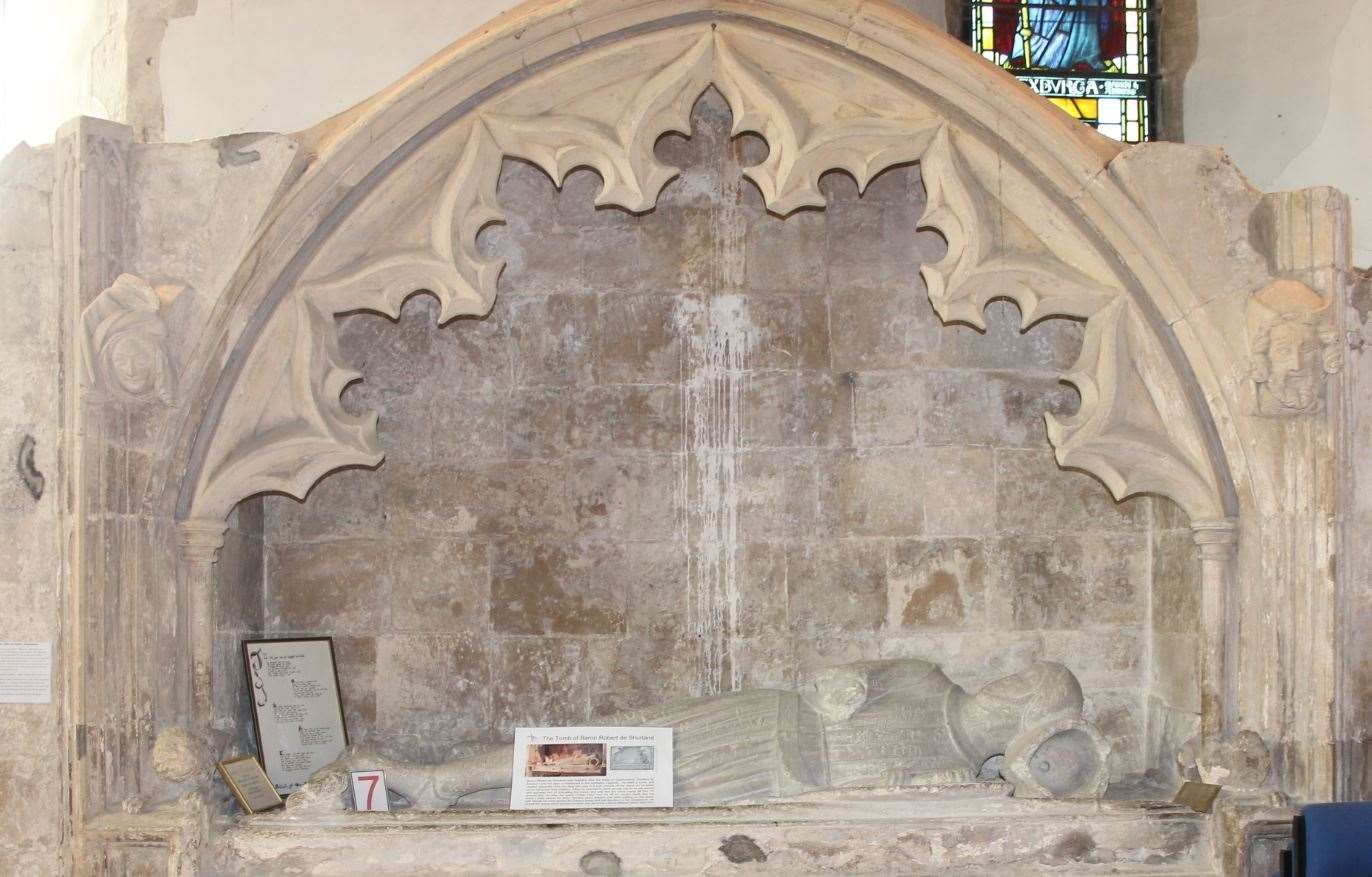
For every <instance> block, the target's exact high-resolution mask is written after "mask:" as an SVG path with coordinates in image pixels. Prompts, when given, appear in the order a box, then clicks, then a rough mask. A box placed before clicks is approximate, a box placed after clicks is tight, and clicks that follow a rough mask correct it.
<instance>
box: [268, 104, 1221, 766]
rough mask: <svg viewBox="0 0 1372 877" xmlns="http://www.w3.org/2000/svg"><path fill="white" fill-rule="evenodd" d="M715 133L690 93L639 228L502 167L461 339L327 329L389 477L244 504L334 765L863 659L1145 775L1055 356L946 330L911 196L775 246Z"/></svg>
mask: <svg viewBox="0 0 1372 877" xmlns="http://www.w3.org/2000/svg"><path fill="white" fill-rule="evenodd" d="M728 128H729V119H728V111H727V109H726V108H725V107H724V106H723V103H722V101H720V100H719V99H718V98H717V97H715V96H707V98H706V99H704V100H703V101H702V103H701V104H700V105H698V108H697V114H696V135H695V137H694V138H692V139H691V140H689V141H687V140H684V139H682V138H675V137H671V138H667V139H666V140H664V141H663V142H662V143H661V144H660V146H659V150H660V153H661V154H662V156H663V158H664V159H665V160H667V161H669V162H670V163H673V164H677V165H679V166H682V167H684V168H685V172H684V173H683V175H682V177H681V178H680V179H678V180H677V181H676V182H674V183H672V184H671V185H670V186H669V187H668V189H667V190H666V192H665V193H664V195H663V197H662V199H661V200H660V202H659V206H658V208H657V209H656V210H655V211H653V212H652V213H649V214H647V215H645V216H643V217H641V218H638V217H633V216H630V215H628V214H625V213H623V212H621V211H617V210H602V211H595V210H593V209H592V207H591V202H592V199H593V196H594V192H595V187H596V186H597V185H598V178H597V177H595V176H594V175H593V174H590V173H588V172H581V173H577V174H574V175H573V176H572V178H571V179H570V180H569V182H568V183H567V184H566V186H565V187H564V189H563V191H562V192H561V193H558V192H557V191H556V190H555V189H554V188H553V186H552V184H551V182H550V181H549V180H547V178H546V177H545V176H544V175H543V174H542V172H541V171H538V170H537V169H535V168H532V167H530V166H526V165H523V164H519V163H507V165H506V169H505V173H504V175H503V177H502V181H501V204H502V207H503V208H504V209H505V210H507V211H508V212H509V214H510V216H511V219H510V223H509V225H508V227H506V228H503V229H497V230H493V231H488V232H487V233H486V235H485V236H484V237H483V244H484V245H485V246H486V247H488V248H489V249H491V250H493V251H497V252H499V253H500V254H501V255H503V256H504V257H505V258H507V259H508V260H509V267H508V268H507V269H506V272H505V274H504V276H503V277H502V279H501V281H500V297H499V300H498V301H497V304H496V306H495V308H494V310H493V312H492V313H491V315H490V316H489V317H487V318H485V319H482V320H467V319H463V320H458V321H456V322H454V323H453V324H451V325H449V326H446V327H443V328H436V327H434V325H433V320H434V313H435V307H434V305H433V303H432V302H431V300H430V299H428V298H426V297H417V298H414V299H412V300H411V301H410V303H409V305H408V306H407V308H406V310H405V312H404V314H403V316H402V318H401V320H400V321H399V323H398V324H394V323H392V322H391V321H389V320H387V319H385V318H383V317H379V316H371V315H355V316H349V317H347V318H345V320H344V325H343V327H342V331H341V348H342V352H343V354H344V356H345V357H346V359H347V361H348V362H349V363H350V364H351V365H353V366H354V367H356V368H358V369H360V371H361V372H362V373H363V375H364V376H365V380H364V381H363V382H362V383H361V384H359V385H357V386H356V387H355V388H354V389H353V390H351V391H350V393H349V395H348V397H347V398H348V400H349V403H350V404H352V405H355V406H357V407H369V408H375V409H377V410H378V411H379V412H380V414H381V438H382V443H383V445H384V446H385V447H386V449H387V452H388V456H387V460H386V462H385V463H383V464H382V465H381V466H380V468H379V469H378V470H376V471H366V470H358V471H352V472H346V473H341V474H339V475H335V476H333V477H332V478H330V479H328V480H326V481H325V482H323V483H322V484H321V485H319V486H318V487H317V488H316V489H315V491H314V492H313V493H312V494H311V496H310V497H309V498H308V500H307V501H306V502H305V503H303V504H301V503H298V502H296V501H294V500H291V499H289V498H279V497H271V498H268V499H267V501H266V517H265V528H264V539H265V550H266V570H267V573H266V575H267V597H266V600H265V618H266V623H267V626H268V628H269V629H270V631H271V632H272V633H273V634H279V635H285V634H302V635H322V634H328V635H333V636H335V637H337V638H338V645H339V657H340V672H341V673H342V675H343V680H344V681H343V686H344V695H345V701H346V705H347V708H348V710H349V721H350V728H351V729H352V732H353V734H354V736H355V737H357V738H358V739H361V740H367V741H371V742H374V743H377V744H379V745H381V746H383V748H387V749H390V750H391V751H393V752H395V754H397V755H402V756H408V757H411V758H426V759H428V758H441V757H446V756H450V755H452V754H453V753H455V752H459V751H461V750H462V749H463V748H465V745H466V744H470V743H473V742H476V741H480V740H490V739H497V738H500V737H504V736H507V735H509V734H510V733H512V730H513V728H514V727H515V726H516V725H520V724H553V723H572V724H574V723H581V722H585V721H588V720H591V719H599V718H601V717H604V716H606V715H608V714H611V713H613V712H614V711H615V710H618V709H626V708H631V707H635V706H639V705H642V704H645V703H652V702H657V701H663V700H667V699H671V698H674V697H680V696H689V695H695V694H700V693H708V692H712V691H719V690H728V689H730V688H734V687H761V686H774V687H785V688H795V687H803V686H804V685H805V683H806V681H807V678H808V675H809V673H810V672H811V671H813V670H814V669H816V668H818V667H822V666H826V665H830V664H835V663H841V662H843V661H847V660H853V659H858V658H875V657H899V656H918V657H927V658H933V659H936V660H939V661H941V662H944V663H945V664H946V665H947V669H948V670H949V671H950V673H951V675H953V676H954V678H955V679H957V680H958V681H961V682H963V683H965V684H968V685H976V684H980V683H982V682H984V681H988V680H989V679H991V678H994V677H996V676H998V675H1001V674H1004V673H1008V672H1012V671H1014V670H1016V669H1018V668H1020V667H1021V666H1023V663H1024V662H1025V661H1027V660H1029V659H1030V658H1033V657H1044V658H1049V659H1053V660H1061V661H1064V662H1065V663H1067V664H1068V665H1069V666H1070V667H1071V668H1072V669H1073V670H1074V671H1075V672H1076V673H1077V674H1078V675H1079V677H1080V678H1081V680H1082V682H1083V684H1084V686H1085V687H1086V689H1087V691H1088V693H1089V701H1090V706H1089V714H1090V715H1091V716H1092V717H1093V718H1094V719H1095V720H1096V721H1097V722H1098V723H1099V724H1100V725H1101V726H1102V729H1103V730H1104V731H1105V733H1106V734H1107V735H1109V736H1110V737H1111V738H1112V740H1113V741H1114V742H1115V744H1116V747H1117V754H1116V762H1117V763H1116V768H1117V772H1118V773H1120V774H1123V773H1125V772H1136V771H1139V770H1142V768H1143V766H1144V765H1143V757H1144V755H1143V753H1144V745H1143V739H1144V735H1145V725H1146V723H1147V718H1146V713H1145V701H1144V696H1143V685H1144V682H1145V680H1146V679H1147V669H1146V655H1147V652H1148V650H1149V648H1150V641H1149V631H1148V618H1149V612H1150V609H1149V578H1148V577H1149V575H1150V570H1151V569H1152V566H1153V561H1152V554H1151V551H1152V548H1151V545H1150V525H1151V505H1150V503H1149V501H1147V500H1135V501H1131V502H1127V503H1123V504H1116V503H1115V502H1114V501H1113V500H1111V499H1110V497H1109V495H1108V494H1107V492H1106V491H1105V489H1104V488H1103V487H1102V486H1101V485H1100V484H1098V483H1097V482H1095V481H1094V480H1093V479H1091V478H1090V477H1088V476H1085V475H1082V474H1079V473H1071V472H1066V471H1063V470H1061V469H1059V468H1058V467H1057V466H1056V464H1055V463H1054V461H1053V459H1052V455H1051V451H1050V449H1049V447H1048V445H1047V440H1046V436H1045V435H1044V426H1043V419H1042V416H1043V413H1044V412H1045V411H1049V410H1052V411H1056V412H1059V413H1062V412H1064V411H1070V410H1072V409H1073V408H1074V407H1075V405H1076V399H1075V395H1074V394H1073V393H1072V391H1071V390H1070V389H1068V388H1066V387H1064V386H1062V385H1060V384H1059V383H1058V381H1057V378H1056V375H1057V374H1058V373H1060V372H1061V371H1062V370H1063V369H1065V368H1066V367H1067V366H1069V365H1070V363H1071V362H1072V361H1073V359H1074V358H1075V356H1076V353H1077V350H1078V348H1079V346H1080V330H1079V327H1078V326H1077V325H1076V324H1074V323H1070V322H1065V321H1051V322H1048V323H1045V324H1043V325H1042V326H1040V327H1038V328H1036V329H1035V330H1033V331H1032V332H1030V333H1028V334H1020V333H1019V332H1018V330H1017V328H1016V327H1015V325H1014V324H1015V323H1016V322H1017V318H1018V315H1017V313H1016V312H1015V310H1014V308H1013V307H1011V306H1008V305H1005V304H996V305H993V307H992V313H991V325H992V328H991V330H990V331H989V332H988V333H986V334H984V335H982V334H979V333H977V332H975V331H973V330H971V329H967V328H961V327H948V328H944V327H941V326H940V325H939V323H938V320H937V318H936V316H935V315H934V313H933V310H932V308H931V307H930V305H929V302H928V298H927V293H926V291H925V288H924V286H923V284H922V282H921V280H920V279H919V276H918V273H917V268H918V264H919V262H921V261H923V260H926V259H937V258H939V256H940V255H941V253H942V251H943V243H942V241H941V239H940V238H939V237H938V236H937V235H935V234H932V233H929V232H923V233H916V231H915V224H916V220H917V218H918V216H919V215H920V214H921V213H922V211H923V197H924V195H923V187H922V185H921V183H920V179H919V174H918V171H917V169H914V168H903V169H897V170H894V171H891V172H888V173H886V174H884V175H883V176H881V177H880V178H879V179H878V180H877V181H875V182H874V183H873V184H872V185H871V187H870V188H869V190H868V191H867V193H866V194H865V195H863V196H862V197H859V196H858V194H857V192H856V190H855V187H854V185H853V183H852V181H851V179H850V178H847V177H846V176H843V175H841V174H831V175H830V176H829V177H828V179H827V188H828V190H829V193H830V197H831V206H830V207H829V208H828V209H827V210H825V211H804V212H801V213H798V214H795V215H793V216H792V217H790V218H789V219H786V220H785V221H783V220H781V219H778V218H776V217H773V216H770V215H768V214H767V213H766V212H765V211H764V210H763V208H762V204H761V199H760V197H759V195H758V194H757V192H756V191H755V190H754V189H753V188H752V186H751V184H748V183H746V182H745V181H743V180H742V179H741V177H740V168H741V165H742V164H748V163H752V162H756V161H758V160H760V159H761V157H762V156H763V155H764V154H765V153H764V152H763V151H762V150H764V149H765V147H764V146H762V145H761V144H760V143H759V142H757V141H752V140H744V141H735V142H734V143H732V144H731V143H730V142H729V139H728V135H727V132H728ZM1193 681H1194V680H1193Z"/></svg>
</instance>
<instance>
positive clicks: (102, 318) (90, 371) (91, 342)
mask: <svg viewBox="0 0 1372 877" xmlns="http://www.w3.org/2000/svg"><path fill="white" fill-rule="evenodd" d="M180 292H181V287H179V286H159V287H153V286H152V285H151V284H150V283H148V282H147V281H146V280H144V279H142V278H141V277H135V276H134V275H132V274H120V275H119V276H118V277H117V278H115V281H114V283H113V284H111V285H110V287H109V288H108V289H106V290H105V291H104V292H101V293H100V295H98V296H96V297H95V300H94V301H92V302H91V303H90V304H89V305H87V306H86V310H85V311H84V312H83V313H82V314H81V329H82V337H81V346H82V354H83V358H84V365H85V374H84V378H85V381H86V385H87V386H89V387H91V388H92V389H94V390H96V391H98V392H101V393H104V394H106V395H109V396H111V397H113V398H116V399H120V400H123V401H126V402H160V403H162V404H164V405H174V404H176V376H175V371H174V369H173V367H172V358H171V351H170V349H169V347H168V344H167V326H166V323H164V322H163V320H162V307H163V304H164V302H168V301H170V300H171V299H173V298H175V297H176V295H177V294H178V293H180Z"/></svg>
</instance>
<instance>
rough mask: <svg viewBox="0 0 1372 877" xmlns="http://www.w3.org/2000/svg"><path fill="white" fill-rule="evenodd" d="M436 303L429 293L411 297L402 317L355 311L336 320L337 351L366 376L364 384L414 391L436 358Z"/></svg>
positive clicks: (386, 388) (402, 393)
mask: <svg viewBox="0 0 1372 877" xmlns="http://www.w3.org/2000/svg"><path fill="white" fill-rule="evenodd" d="M437 319H438V302H437V300H436V299H434V297H433V296H430V295H416V296H412V297H411V298H410V299H409V300H407V301H406V302H405V306H404V307H403V308H402V309H401V312H400V319H399V320H396V321H392V320H391V319H390V318H388V317H385V316H382V315H381V314H374V313H358V314H351V315H349V316H346V317H341V318H340V319H339V320H338V350H339V352H340V353H341V354H342V355H343V359H344V361H345V362H347V363H348V365H349V366H350V367H352V368H354V369H356V370H358V371H360V372H362V374H364V375H365V376H366V380H367V383H368V385H369V386H370V387H371V388H372V389H373V390H377V391H385V392H389V393H392V394H400V395H404V394H408V393H413V392H415V391H416V390H417V389H418V388H419V386H420V384H422V383H423V377H424V375H425V373H426V371H427V368H426V367H425V366H424V365H423V364H424V363H432V362H435V361H437V360H438V356H437V355H436V351H435V349H434V347H435V343H436V341H437V333H436V332H435V322H436V321H437Z"/></svg>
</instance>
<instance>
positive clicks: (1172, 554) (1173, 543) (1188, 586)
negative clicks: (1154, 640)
mask: <svg viewBox="0 0 1372 877" xmlns="http://www.w3.org/2000/svg"><path fill="white" fill-rule="evenodd" d="M1150 544H1151V547H1152V554H1153V583H1152V588H1151V591H1150V597H1149V599H1150V600H1151V602H1152V614H1151V618H1152V626H1153V630H1155V631H1159V632H1167V633H1173V634H1191V635H1194V634H1196V633H1197V632H1198V631H1199V625H1200V612H1201V610H1200V594H1201V569H1200V557H1199V555H1198V554H1197V552H1196V543H1195V540H1194V539H1193V538H1192V535H1191V533H1190V531H1188V530H1166V531H1161V532H1154V533H1153V534H1152V539H1151V540H1150Z"/></svg>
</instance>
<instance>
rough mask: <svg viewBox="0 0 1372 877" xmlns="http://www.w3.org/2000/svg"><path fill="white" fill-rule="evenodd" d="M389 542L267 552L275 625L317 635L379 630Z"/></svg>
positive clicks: (292, 547) (304, 545)
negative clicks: (376, 628)
mask: <svg viewBox="0 0 1372 877" xmlns="http://www.w3.org/2000/svg"><path fill="white" fill-rule="evenodd" d="M386 551H387V548H386V540H385V539H384V538H381V537H380V536H379V535H378V537H377V538H368V539H337V540H333V541H330V542H303V543H296V544H282V545H273V546H271V547H270V548H269V549H268V551H267V582H268V584H267V589H268V591H267V593H268V600H267V613H268V622H269V625H271V626H274V627H277V626H289V627H291V628H293V629H294V630H296V631H313V632H314V633H316V634H323V633H345V632H363V631H369V630H374V629H375V627H376V624H377V621H378V619H381V618H384V617H385V616H386V611H385V605H386V598H387V597H388V595H389V593H390V590H391V588H390V577H389V575H388V574H387V573H386V571H385V563H384V558H385V557H386Z"/></svg>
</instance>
